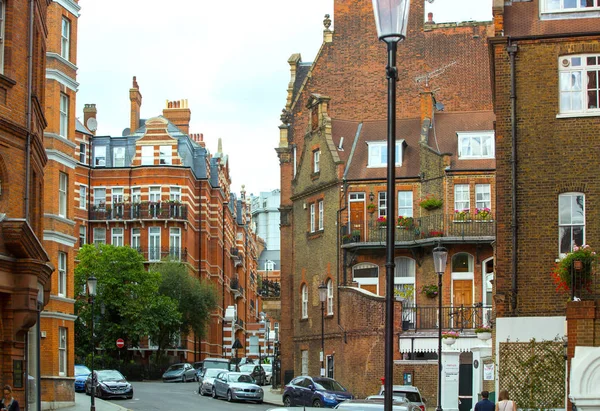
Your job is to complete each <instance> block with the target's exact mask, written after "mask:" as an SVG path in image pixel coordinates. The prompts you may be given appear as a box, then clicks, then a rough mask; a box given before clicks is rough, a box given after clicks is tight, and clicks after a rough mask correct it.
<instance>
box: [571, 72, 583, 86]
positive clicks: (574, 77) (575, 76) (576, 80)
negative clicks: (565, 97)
mask: <svg viewBox="0 0 600 411" xmlns="http://www.w3.org/2000/svg"><path fill="white" fill-rule="evenodd" d="M569 85H570V87H571V90H573V91H581V72H580V71H573V72H572V73H571V76H570V82H569Z"/></svg>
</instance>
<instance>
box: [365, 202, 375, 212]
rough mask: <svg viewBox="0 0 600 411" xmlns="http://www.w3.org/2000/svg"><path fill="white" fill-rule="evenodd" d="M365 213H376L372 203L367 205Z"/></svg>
mask: <svg viewBox="0 0 600 411" xmlns="http://www.w3.org/2000/svg"><path fill="white" fill-rule="evenodd" d="M367 211H368V212H369V213H370V214H373V213H374V212H375V211H377V206H376V205H375V204H373V203H370V204H367Z"/></svg>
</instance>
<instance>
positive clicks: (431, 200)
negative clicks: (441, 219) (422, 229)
mask: <svg viewBox="0 0 600 411" xmlns="http://www.w3.org/2000/svg"><path fill="white" fill-rule="evenodd" d="M442 204H444V202H443V201H442V200H440V199H439V198H436V197H435V196H434V195H433V194H427V195H426V196H425V198H423V199H421V201H420V202H419V205H420V206H421V207H423V208H424V209H425V210H435V209H438V208H440V207H441V206H442Z"/></svg>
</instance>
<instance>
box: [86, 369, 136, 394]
mask: <svg viewBox="0 0 600 411" xmlns="http://www.w3.org/2000/svg"><path fill="white" fill-rule="evenodd" d="M94 386H95V387H96V388H95V390H96V396H97V397H99V398H127V399H132V398H133V387H132V386H131V384H129V383H128V382H127V380H126V379H125V377H123V375H122V374H121V373H120V372H119V371H117V370H99V371H94ZM85 393H86V394H87V395H91V394H92V374H89V375H88V376H87V379H86V380H85Z"/></svg>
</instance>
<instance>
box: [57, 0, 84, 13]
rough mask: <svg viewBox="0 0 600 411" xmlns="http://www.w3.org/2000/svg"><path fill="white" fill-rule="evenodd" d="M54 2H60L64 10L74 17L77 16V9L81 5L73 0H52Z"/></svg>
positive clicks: (79, 8)
mask: <svg viewBox="0 0 600 411" xmlns="http://www.w3.org/2000/svg"><path fill="white" fill-rule="evenodd" d="M54 2H55V3H58V4H60V5H61V6H62V7H63V8H64V9H65V10H67V11H68V12H69V13H71V14H72V15H74V16H75V17H79V10H81V6H80V5H79V4H77V3H75V2H74V1H73V0H54Z"/></svg>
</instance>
